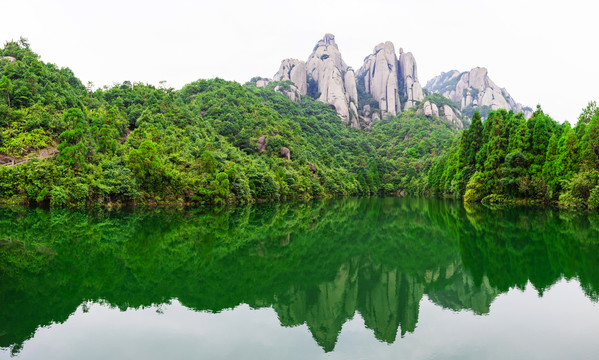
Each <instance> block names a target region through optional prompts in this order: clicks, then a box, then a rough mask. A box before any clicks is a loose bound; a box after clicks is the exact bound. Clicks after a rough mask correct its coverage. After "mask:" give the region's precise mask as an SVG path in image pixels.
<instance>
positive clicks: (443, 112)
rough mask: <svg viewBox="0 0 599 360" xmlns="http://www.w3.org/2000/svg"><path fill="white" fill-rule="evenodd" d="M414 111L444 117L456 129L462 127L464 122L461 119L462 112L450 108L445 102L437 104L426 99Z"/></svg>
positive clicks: (429, 115)
mask: <svg viewBox="0 0 599 360" xmlns="http://www.w3.org/2000/svg"><path fill="white" fill-rule="evenodd" d="M416 112H417V113H418V114H422V115H424V116H427V117H433V116H435V117H440V118H443V119H445V121H447V122H449V123H451V124H452V125H454V126H455V127H457V128H458V129H463V128H464V124H463V123H462V120H461V117H462V114H461V113H460V112H459V111H457V110H455V111H454V109H452V108H451V106H449V105H447V104H443V105H440V106H437V105H436V104H435V103H433V102H432V101H429V100H427V101H425V102H424V104H422V107H421V108H418V110H417V111H416Z"/></svg>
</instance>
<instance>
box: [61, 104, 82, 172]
mask: <svg viewBox="0 0 599 360" xmlns="http://www.w3.org/2000/svg"><path fill="white" fill-rule="evenodd" d="M63 121H64V122H65V124H66V125H67V130H65V131H63V132H62V134H60V136H59V138H60V139H61V140H62V142H61V143H60V144H59V145H58V148H57V149H58V151H59V152H60V154H59V155H58V157H57V160H58V161H59V162H61V163H62V164H64V165H67V166H71V167H73V168H74V169H81V168H82V167H83V166H84V164H85V156H86V155H87V150H88V149H87V146H85V144H84V138H85V135H86V132H87V124H86V122H85V119H84V117H83V113H82V112H81V110H79V109H75V108H71V109H69V110H67V111H66V112H65V113H64V115H63Z"/></svg>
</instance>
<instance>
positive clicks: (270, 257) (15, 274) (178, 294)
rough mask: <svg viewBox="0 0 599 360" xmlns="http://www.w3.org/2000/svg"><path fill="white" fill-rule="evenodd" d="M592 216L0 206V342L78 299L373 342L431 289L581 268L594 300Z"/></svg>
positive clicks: (380, 207) (393, 203)
mask: <svg viewBox="0 0 599 360" xmlns="http://www.w3.org/2000/svg"><path fill="white" fill-rule="evenodd" d="M597 224H599V221H598V219H597V217H596V216H595V217H593V216H582V215H571V214H569V213H567V214H565V213H559V212H556V211H553V210H534V209H517V211H516V210H513V209H512V210H496V211H489V210H487V209H484V208H481V209H478V208H477V209H472V208H467V209H464V207H463V206H462V205H461V204H459V203H455V202H443V201H438V200H418V199H359V200H357V199H349V200H343V201H334V202H316V203H309V204H296V205H289V204H278V205H271V206H256V207H251V208H243V209H237V210H235V211H229V212H223V213H220V214H216V213H201V212H184V211H164V210H161V211H152V212H143V211H135V212H112V213H99V214H98V213H83V212H69V211H62V210H60V211H58V210H53V211H51V212H48V211H43V210H39V209H37V210H34V209H29V210H28V209H20V210H7V209H2V210H0V301H1V303H2V305H3V306H2V307H0V346H1V347H13V351H15V352H18V351H19V349H20V347H21V346H22V345H23V343H24V341H25V340H27V339H28V338H30V337H31V336H32V335H33V334H34V333H35V331H36V329H37V328H38V327H40V326H44V325H48V324H50V323H52V322H63V321H65V320H66V319H67V318H68V317H69V316H70V314H72V313H73V312H74V311H75V309H76V308H77V307H78V306H79V305H80V304H81V303H83V302H86V301H90V300H91V301H98V300H100V299H104V300H105V301H106V302H108V303H109V304H112V305H113V306H115V307H118V308H120V309H127V308H138V307H140V306H148V305H152V304H160V303H164V302H166V301H169V300H170V299H172V298H177V299H179V301H180V302H181V303H182V304H184V305H185V306H187V307H188V308H190V309H194V310H202V311H211V312H218V311H221V310H223V309H226V308H232V307H235V306H237V305H238V304H240V303H247V304H249V305H250V306H253V307H264V306H273V307H274V309H275V310H276V312H277V314H278V316H279V319H280V322H281V324H282V325H283V326H295V325H299V324H304V323H305V324H307V325H308V327H309V329H310V331H311V332H312V335H313V337H314V339H315V340H316V341H317V342H318V344H319V345H320V346H321V347H322V348H323V349H324V350H325V351H331V350H333V348H334V347H335V344H336V342H337V337H338V335H339V333H340V331H341V328H342V326H343V324H344V323H345V322H346V321H347V320H348V319H350V318H352V317H353V316H354V314H355V312H356V311H358V312H359V313H360V314H361V315H362V317H363V318H364V321H365V324H366V326H367V327H369V328H370V329H372V330H373V331H374V335H375V337H376V338H377V339H379V340H381V341H385V342H389V343H391V342H394V341H395V340H396V337H397V334H398V332H399V333H400V335H401V336H403V335H404V334H405V333H406V332H413V331H415V329H416V324H417V321H418V313H419V304H420V301H421V299H422V297H423V296H424V294H426V295H427V296H428V298H429V299H430V300H431V301H433V302H434V303H436V304H438V305H440V306H442V307H444V308H449V309H453V310H471V311H473V312H474V313H476V314H484V313H487V312H489V307H490V304H491V303H492V301H493V299H494V298H495V297H496V296H497V295H498V294H499V293H501V292H505V291H507V290H508V289H509V288H511V287H514V286H516V287H521V288H523V287H524V286H525V285H526V283H527V282H528V281H530V282H531V283H532V284H533V285H534V286H535V287H536V288H537V290H538V291H539V292H540V293H542V292H543V291H544V290H545V289H547V288H548V287H549V286H551V285H552V284H553V283H555V282H556V281H557V280H559V279H561V278H562V277H566V278H575V277H576V278H578V279H579V280H580V282H581V284H582V286H583V288H584V291H585V292H586V294H587V295H588V296H589V297H591V298H592V299H595V300H596V299H597V289H598V286H599V279H598V278H599V271H598V268H597V267H598V264H599V249H598V248H599V226H598V225H597Z"/></svg>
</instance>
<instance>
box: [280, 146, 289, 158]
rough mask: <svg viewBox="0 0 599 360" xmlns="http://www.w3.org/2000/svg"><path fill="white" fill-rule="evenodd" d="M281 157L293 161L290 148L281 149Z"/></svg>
mask: <svg viewBox="0 0 599 360" xmlns="http://www.w3.org/2000/svg"><path fill="white" fill-rule="evenodd" d="M281 157H286V158H287V160H291V151H289V149H288V148H286V147H284V146H283V147H282V148H281Z"/></svg>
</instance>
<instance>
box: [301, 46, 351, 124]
mask: <svg viewBox="0 0 599 360" xmlns="http://www.w3.org/2000/svg"><path fill="white" fill-rule="evenodd" d="M306 72H307V78H308V81H315V82H316V84H317V85H318V92H319V93H320V96H319V97H318V100H319V101H322V102H325V103H327V104H331V105H333V106H334V107H335V110H336V111H337V114H338V115H339V117H341V120H343V121H344V122H345V123H346V124H350V125H351V126H353V127H359V124H358V108H357V104H358V90H357V87H356V78H355V75H354V71H353V70H352V69H351V68H350V67H348V66H347V65H346V64H345V62H344V61H343V58H342V57H341V52H339V48H338V47H337V44H336V43H335V36H334V35H332V34H326V35H325V36H324V38H323V39H322V40H320V41H318V43H316V46H315V47H314V51H313V52H312V54H311V55H310V56H309V57H308V61H307V62H306Z"/></svg>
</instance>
